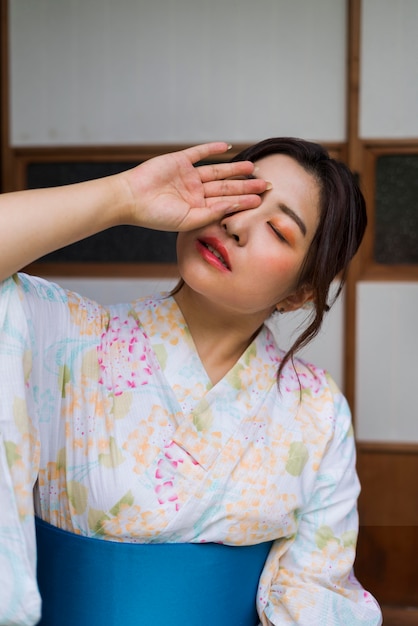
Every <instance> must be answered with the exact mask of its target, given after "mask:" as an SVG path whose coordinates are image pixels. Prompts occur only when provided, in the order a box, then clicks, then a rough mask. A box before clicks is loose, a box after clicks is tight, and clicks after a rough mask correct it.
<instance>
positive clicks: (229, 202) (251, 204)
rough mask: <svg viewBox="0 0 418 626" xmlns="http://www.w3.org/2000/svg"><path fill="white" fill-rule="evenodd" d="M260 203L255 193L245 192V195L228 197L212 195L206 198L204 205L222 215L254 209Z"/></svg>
mask: <svg viewBox="0 0 418 626" xmlns="http://www.w3.org/2000/svg"><path fill="white" fill-rule="evenodd" d="M260 204H261V198H260V196H259V195H257V194H247V195H245V196H229V197H228V199H226V198H224V197H223V198H222V197H221V198H220V197H214V198H208V199H207V201H206V206H207V207H208V208H210V210H211V211H212V213H213V214H214V213H215V212H216V213H217V214H218V213H219V214H221V216H222V217H223V216H224V215H226V214H228V213H237V212H238V211H247V210H248V209H256V208H257V207H259V206H260ZM214 219H216V218H214Z"/></svg>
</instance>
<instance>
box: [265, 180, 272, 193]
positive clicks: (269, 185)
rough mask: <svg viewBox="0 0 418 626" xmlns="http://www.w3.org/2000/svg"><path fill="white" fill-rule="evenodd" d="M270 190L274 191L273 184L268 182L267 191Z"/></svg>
mask: <svg viewBox="0 0 418 626" xmlns="http://www.w3.org/2000/svg"><path fill="white" fill-rule="evenodd" d="M270 189H273V185H272V184H271V183H269V182H267V185H266V191H270Z"/></svg>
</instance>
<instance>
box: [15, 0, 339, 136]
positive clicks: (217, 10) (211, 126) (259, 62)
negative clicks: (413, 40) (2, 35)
mask: <svg viewBox="0 0 418 626" xmlns="http://www.w3.org/2000/svg"><path fill="white" fill-rule="evenodd" d="M9 5H10V56H11V71H10V76H11V110H12V115H11V122H12V128H11V142H12V145H13V146H24V145H31V144H36V145H68V144H80V145H86V144H133V143H136V144H138V143H139V144H143V143H187V142H196V141H206V140H211V139H216V140H218V139H223V140H226V141H232V142H247V141H253V140H254V141H256V140H259V139H262V138H265V137H268V136H272V135H297V136H302V137H306V138H313V139H318V140H322V141H342V140H344V138H345V100H346V98H345V67H346V1H345V0H315V2H311V1H307V0H292V1H289V0H257V1H256V2H254V0H251V1H250V0H210V1H208V0H176V1H168V0H153V2H150V0H118V2H112V1H111V0H88V1H85V0H42V1H40V0H32V1H31V0H13V1H12V2H10V3H9Z"/></svg>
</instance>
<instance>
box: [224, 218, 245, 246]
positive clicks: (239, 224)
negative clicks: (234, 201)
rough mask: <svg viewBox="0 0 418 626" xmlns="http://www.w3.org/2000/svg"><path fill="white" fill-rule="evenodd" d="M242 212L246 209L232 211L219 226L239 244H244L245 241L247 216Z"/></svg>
mask: <svg viewBox="0 0 418 626" xmlns="http://www.w3.org/2000/svg"><path fill="white" fill-rule="evenodd" d="M244 213H247V211H241V212H238V213H232V214H231V215H227V216H226V217H224V218H223V219H222V221H221V226H222V228H223V229H224V231H225V232H226V233H227V235H228V237H231V239H234V241H236V242H237V243H238V245H240V246H244V245H245V243H246V241H247V216H245V215H244ZM248 213H249V211H248Z"/></svg>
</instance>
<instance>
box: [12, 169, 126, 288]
mask: <svg viewBox="0 0 418 626" xmlns="http://www.w3.org/2000/svg"><path fill="white" fill-rule="evenodd" d="M122 191H123V179H121V178H120V177H117V176H110V177H108V178H103V179H99V180H94V181H88V182H85V183H79V184H75V185H68V186H65V187H54V188H50V189H34V190H28V191H21V192H17V193H9V194H4V195H2V196H0V279H1V280H3V279H4V278H6V277H8V276H10V275H11V274H13V273H14V272H16V271H18V270H20V269H21V268H22V267H24V266H25V265H27V264H28V263H31V262H33V261H34V260H36V259H38V258H39V257H41V256H43V255H45V254H47V253H49V252H52V251H53V250H57V249H59V248H61V247H63V246H66V245H69V244H71V243H74V242H75V241H79V240H80V239H83V238H84V237H88V236H89V235H93V234H95V233H97V232H100V231H102V230H104V229H106V228H109V227H111V226H115V225H117V224H119V223H122V222H123V217H122V216H123V214H124V208H125V204H127V203H128V201H129V193H127V192H124V193H123V192H122Z"/></svg>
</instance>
